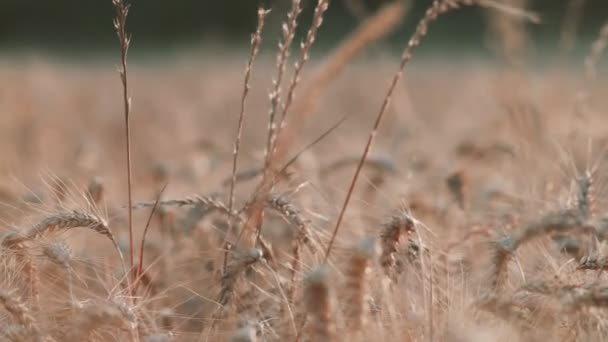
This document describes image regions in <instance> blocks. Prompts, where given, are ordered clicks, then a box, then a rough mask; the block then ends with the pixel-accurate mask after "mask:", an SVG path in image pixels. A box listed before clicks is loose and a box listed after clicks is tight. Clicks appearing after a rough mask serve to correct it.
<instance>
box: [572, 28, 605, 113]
mask: <svg viewBox="0 0 608 342" xmlns="http://www.w3.org/2000/svg"><path fill="white" fill-rule="evenodd" d="M607 45H608V22H605V23H604V24H603V25H602V27H601V28H600V32H599V35H598V37H597V38H596V40H595V41H593V43H592V44H591V49H590V50H589V53H588V54H587V56H586V57H585V62H584V67H585V84H584V85H583V86H582V88H581V89H580V90H579V92H578V94H577V98H576V107H575V109H576V110H578V111H582V110H583V109H585V108H586V107H587V106H588V105H589V102H590V99H591V88H592V87H593V85H594V84H595V81H596V79H597V65H598V64H599V62H600V59H601V57H602V54H603V53H604V50H606V46H607Z"/></svg>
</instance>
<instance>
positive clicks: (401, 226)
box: [380, 213, 416, 276]
mask: <svg viewBox="0 0 608 342" xmlns="http://www.w3.org/2000/svg"><path fill="white" fill-rule="evenodd" d="M415 229H416V226H415V224H414V220H413V219H412V218H411V217H410V216H409V215H408V214H406V213H400V214H397V215H393V216H391V217H390V218H389V220H388V221H387V222H386V223H385V224H384V225H383V226H382V231H381V232H380V245H381V249H382V252H381V254H380V265H381V266H382V268H383V269H384V272H385V273H386V274H387V275H389V276H390V275H391V273H392V271H393V267H394V266H395V252H397V247H398V246H399V242H400V241H401V239H402V238H403V237H405V236H407V235H409V234H411V233H412V232H414V230H415Z"/></svg>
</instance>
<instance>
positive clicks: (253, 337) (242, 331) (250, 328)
mask: <svg viewBox="0 0 608 342" xmlns="http://www.w3.org/2000/svg"><path fill="white" fill-rule="evenodd" d="M257 341H258V336H257V328H256V326H255V324H253V323H251V322H245V324H243V325H242V326H241V327H239V328H238V329H237V330H236V331H235V332H234V333H233V334H232V336H230V342H257Z"/></svg>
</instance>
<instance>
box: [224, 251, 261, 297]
mask: <svg viewBox="0 0 608 342" xmlns="http://www.w3.org/2000/svg"><path fill="white" fill-rule="evenodd" d="M235 254H236V255H235V256H234V257H233V258H232V260H231V261H230V263H228V265H227V267H226V272H225V273H224V274H223V275H222V279H221V280H220V286H221V289H220V295H219V300H218V302H219V303H220V304H221V305H222V306H225V305H226V304H228V303H229V302H230V300H231V299H232V296H233V294H234V288H235V285H236V283H237V280H238V278H239V276H240V275H241V274H242V273H243V272H244V271H245V270H246V269H247V268H248V267H249V266H251V265H253V264H255V263H256V262H258V261H260V260H261V259H262V257H263V252H262V251H260V250H259V249H255V248H252V249H247V250H243V251H237V252H236V253H235Z"/></svg>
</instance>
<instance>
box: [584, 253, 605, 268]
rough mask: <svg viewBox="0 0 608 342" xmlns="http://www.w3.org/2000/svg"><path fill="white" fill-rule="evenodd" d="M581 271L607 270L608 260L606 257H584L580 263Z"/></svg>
mask: <svg viewBox="0 0 608 342" xmlns="http://www.w3.org/2000/svg"><path fill="white" fill-rule="evenodd" d="M578 269H579V270H606V269H608V258H607V257H606V256H591V255H588V256H583V257H582V258H581V260H579V262H578Z"/></svg>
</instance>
